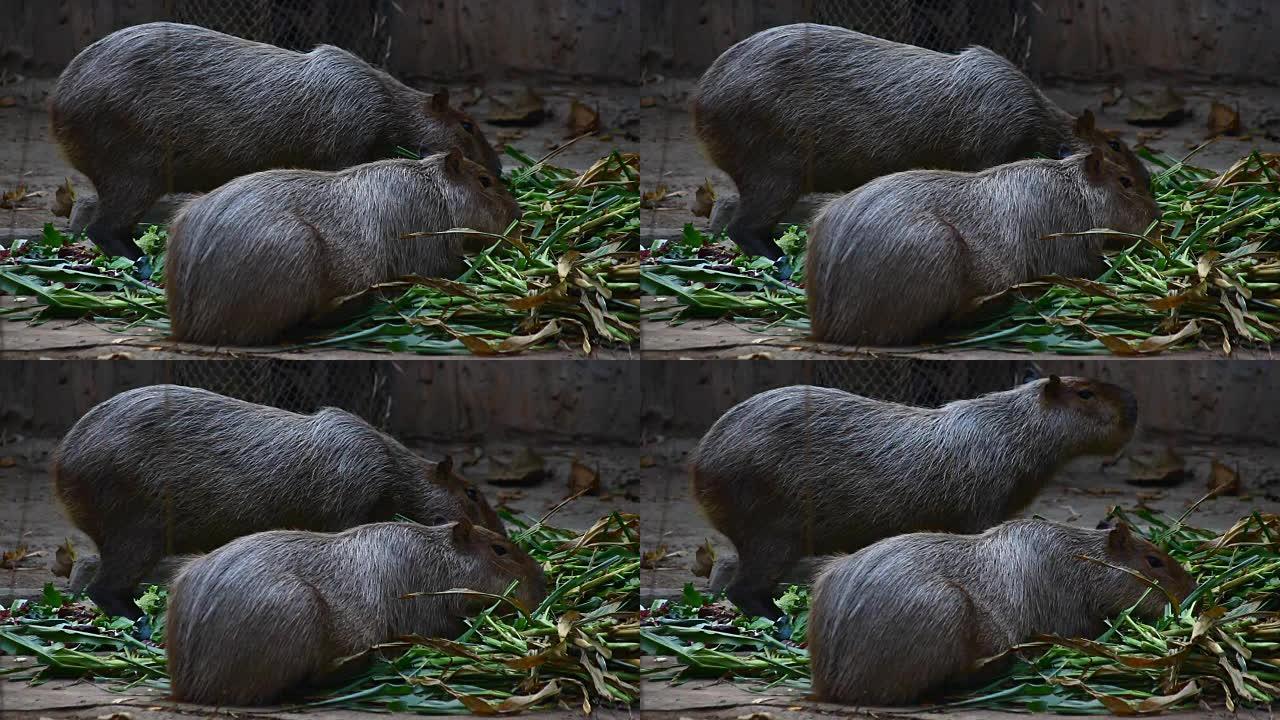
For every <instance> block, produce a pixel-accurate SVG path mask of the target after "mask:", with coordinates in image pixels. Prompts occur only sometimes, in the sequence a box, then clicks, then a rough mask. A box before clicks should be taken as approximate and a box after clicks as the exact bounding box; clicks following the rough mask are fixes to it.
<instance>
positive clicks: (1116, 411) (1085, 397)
mask: <svg viewBox="0 0 1280 720" xmlns="http://www.w3.org/2000/svg"><path fill="white" fill-rule="evenodd" d="M1031 385H1032V386H1034V387H1036V388H1038V390H1039V393H1040V406H1041V408H1042V409H1043V410H1044V411H1045V412H1046V413H1048V414H1049V415H1050V417H1052V418H1053V420H1054V421H1053V422H1052V423H1051V426H1052V427H1055V428H1058V431H1059V433H1060V436H1061V437H1062V438H1064V439H1065V441H1066V442H1067V443H1068V445H1070V446H1071V448H1072V449H1073V450H1074V451H1075V453H1076V454H1087V455H1109V454H1111V453H1114V452H1117V451H1119V450H1120V448H1122V447H1124V446H1125V444H1126V443H1128V442H1129V439H1130V438H1132V437H1133V428H1134V426H1135V425H1136V424H1137V422H1138V401H1137V399H1136V398H1134V396H1133V393H1131V392H1129V391H1128V390H1125V389H1124V388H1122V387H1120V386H1119V385H1112V384H1111V383H1105V382H1099V381H1097V380H1090V379H1089V378H1082V377H1062V378H1060V377H1058V376H1057V375H1050V376H1049V377H1048V378H1046V379H1042V380H1036V381H1034V382H1032V383H1031Z"/></svg>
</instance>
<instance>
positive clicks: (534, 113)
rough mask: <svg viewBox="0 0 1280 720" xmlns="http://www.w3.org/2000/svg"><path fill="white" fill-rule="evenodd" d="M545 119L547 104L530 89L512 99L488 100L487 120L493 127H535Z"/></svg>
mask: <svg viewBox="0 0 1280 720" xmlns="http://www.w3.org/2000/svg"><path fill="white" fill-rule="evenodd" d="M545 119H547V103H546V100H544V99H543V98H542V96H541V95H539V94H538V93H537V92H535V91H534V89H533V88H531V87H525V89H524V91H523V92H522V93H520V94H519V95H517V96H515V97H514V98H510V99H507V100H502V99H499V98H496V97H492V96H491V97H490V98H489V116H488V118H487V120H488V121H489V122H491V123H493V124H494V125H520V126H531V125H537V124H538V123H540V122H542V121H543V120H545Z"/></svg>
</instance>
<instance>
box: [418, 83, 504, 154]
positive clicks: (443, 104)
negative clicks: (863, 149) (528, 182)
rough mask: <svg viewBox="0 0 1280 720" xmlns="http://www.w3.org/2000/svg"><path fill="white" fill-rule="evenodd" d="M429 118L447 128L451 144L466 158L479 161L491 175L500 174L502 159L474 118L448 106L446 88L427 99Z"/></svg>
mask: <svg viewBox="0 0 1280 720" xmlns="http://www.w3.org/2000/svg"><path fill="white" fill-rule="evenodd" d="M426 112H427V114H428V115H429V116H430V117H429V119H430V120H431V121H433V122H435V123H438V124H440V125H443V126H445V127H447V128H448V129H449V135H450V136H451V139H452V140H453V146H454V147H456V148H459V149H460V150H462V152H463V154H464V155H466V156H467V158H468V159H470V160H472V161H474V162H477V163H480V164H481V165H483V166H484V167H485V169H487V170H488V171H489V172H490V173H492V174H493V175H499V176H500V175H502V160H501V158H499V157H498V153H497V152H495V151H494V149H493V146H492V145H490V144H489V141H488V139H486V138H485V136H484V133H483V132H481V131H480V124H479V123H477V122H476V121H475V118H473V117H471V116H470V115H468V114H466V113H464V112H462V111H461V110H459V109H457V108H453V107H450V106H449V90H448V88H440V90H438V91H437V92H436V93H435V94H434V95H432V96H431V99H430V100H428V101H427V108H426Z"/></svg>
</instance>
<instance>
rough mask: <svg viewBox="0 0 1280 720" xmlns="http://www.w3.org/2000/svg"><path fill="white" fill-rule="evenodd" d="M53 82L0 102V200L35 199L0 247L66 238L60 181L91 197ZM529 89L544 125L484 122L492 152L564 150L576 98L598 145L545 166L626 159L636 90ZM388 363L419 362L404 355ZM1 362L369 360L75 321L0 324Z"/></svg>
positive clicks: (505, 91)
mask: <svg viewBox="0 0 1280 720" xmlns="http://www.w3.org/2000/svg"><path fill="white" fill-rule="evenodd" d="M53 83H54V80H53V79H48V78H38V79H26V80H23V81H21V82H18V83H14V84H10V85H7V86H4V88H3V93H2V94H4V95H6V96H13V97H15V98H16V99H17V101H18V104H17V105H16V106H13V107H0V193H4V192H9V191H10V190H13V189H14V188H16V187H17V186H18V185H25V186H26V189H27V191H28V192H31V193H41V194H40V195H39V196H37V197H35V198H32V199H30V200H28V201H27V202H25V203H23V204H22V205H21V206H20V207H19V208H18V209H14V210H0V246H3V245H8V244H9V242H10V241H11V240H13V239H15V238H27V237H33V236H36V235H38V234H39V233H40V231H41V229H42V228H43V227H44V224H45V223H48V222H52V223H54V225H55V226H56V227H58V228H59V229H60V230H66V229H67V223H68V221H67V219H66V218H60V217H55V216H54V215H53V214H52V213H51V212H50V208H51V204H52V202H53V198H54V192H55V190H56V189H57V187H58V186H59V185H61V184H62V183H63V181H64V180H65V179H68V178H69V179H70V180H71V182H72V184H73V186H74V187H75V189H76V192H77V193H78V194H81V195H87V196H92V195H93V194H94V190H93V185H92V184H91V183H90V182H89V180H88V178H86V177H85V176H83V175H81V174H80V173H78V172H76V171H75V170H74V169H73V168H72V167H71V166H70V165H68V164H67V162H66V161H65V160H63V159H62V157H61V155H60V154H59V150H58V146H57V144H56V143H55V142H54V141H53V140H52V138H51V137H50V133H49V122H48V117H47V114H46V112H45V103H46V100H47V97H48V93H49V90H50V89H51V88H52V86H53ZM523 87H524V86H523V85H515V84H500V83H493V84H490V85H488V86H487V87H486V88H484V89H483V90H484V93H485V94H484V95H483V96H482V97H481V98H480V99H479V100H478V101H476V102H474V103H473V104H469V105H468V104H464V107H465V108H466V109H467V111H468V112H470V113H472V114H473V115H475V116H476V117H477V118H478V119H481V120H483V119H484V118H485V117H487V116H488V113H489V110H490V96H496V97H499V98H506V99H510V98H511V97H513V96H515V95H516V94H517V93H519V92H520V91H521V90H522V89H523ZM533 89H534V90H535V91H536V92H537V93H538V94H539V95H541V96H542V97H543V98H544V99H545V104H546V107H547V109H548V110H549V111H550V112H551V117H550V118H548V119H547V120H544V121H543V122H542V123H540V124H539V125H537V126H534V127H527V128H525V127H498V126H496V125H493V124H490V123H483V128H484V132H485V134H486V136H487V137H488V138H489V140H490V142H491V143H493V144H494V145H495V146H498V147H500V146H501V145H503V144H511V145H513V146H514V147H516V148H518V149H520V150H521V151H522V152H524V153H526V154H528V155H530V156H531V157H534V158H541V157H543V156H544V155H546V154H547V153H549V152H551V151H552V150H553V149H555V148H556V147H558V146H559V145H561V144H562V143H564V142H565V140H566V137H567V136H568V135H569V132H568V129H567V125H566V123H567V118H568V115H569V107H570V103H571V101H572V100H574V99H576V100H578V101H579V102H581V103H583V104H585V105H587V106H590V107H592V108H596V109H597V110H598V111H599V113H600V117H601V123H602V130H601V132H600V133H599V134H598V135H596V136H593V137H588V138H583V139H582V140H579V141H577V142H575V143H573V144H571V145H569V146H568V147H567V148H565V149H564V150H563V151H562V152H560V153H559V154H557V155H556V158H555V160H554V161H553V162H554V163H555V164H557V165H560V166H562V167H568V168H573V169H575V170H585V169H587V168H588V167H590V166H591V164H592V163H594V162H595V161H596V160H598V159H600V158H601V157H603V156H605V155H607V154H608V153H609V152H611V151H612V150H614V149H622V150H626V151H630V150H632V148H633V146H634V145H635V142H634V140H635V138H636V132H637V128H638V126H639V119H640V107H639V105H640V100H639V98H640V95H641V89H640V88H636V87H629V86H621V85H576V84H575V85H567V84H555V83H551V84H535V85H534V86H533ZM477 90H479V88H476V87H473V86H463V85H459V86H455V87H452V88H450V96H451V97H452V98H454V102H455V103H462V102H464V101H463V100H461V99H462V98H472V97H475V93H476V92H477ZM503 159H504V161H505V162H506V163H507V166H508V167H511V166H512V165H513V163H514V161H512V160H511V159H510V158H507V157H506V156H503ZM147 219H148V220H151V218H147ZM160 219H163V218H160ZM21 302H29V300H26V301H15V299H14V298H12V297H0V309H4V308H9V307H14V306H15V305H19V304H21ZM632 354H633V353H632V351H631V350H629V349H597V350H596V351H595V352H594V353H593V354H592V357H594V358H598V359H628V358H630V357H632ZM581 355H582V352H581V350H580V349H576V347H575V346H574V345H573V344H572V343H570V344H568V345H565V346H562V347H560V348H558V349H555V350H549V351H543V352H538V353H531V354H527V355H520V356H519V357H537V358H538V359H555V358H561V357H581ZM387 356H388V357H405V358H407V357H421V356H417V355H411V354H388V355H387ZM0 357H15V358H17V357H57V358H110V357H117V358H132V359H165V358H178V357H223V358H226V357H289V358H295V359H296V358H307V359H317V360H321V359H327V360H340V359H350V358H365V359H367V358H368V357H369V354H368V353H359V352H351V351H341V350H322V349H311V350H298V349H282V348H235V349H223V348H211V347H207V346H197V345H190V344H184V343H174V342H169V341H167V340H165V339H164V338H162V337H158V336H157V335H156V334H155V333H154V332H151V331H149V330H148V329H145V328H144V329H139V330H130V331H126V332H123V333H121V332H111V331H109V330H107V329H106V327H105V326H100V325H94V324H93V323H91V322H85V321H77V320H53V321H49V322H47V323H44V324H42V325H39V326H30V325H27V324H26V323H25V322H8V321H5V320H2V319H0ZM460 357H464V358H465V357H470V356H467V355H464V356H460Z"/></svg>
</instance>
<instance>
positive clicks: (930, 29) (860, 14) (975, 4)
mask: <svg viewBox="0 0 1280 720" xmlns="http://www.w3.org/2000/svg"><path fill="white" fill-rule="evenodd" d="M1031 6H1032V2H1031V0H816V2H815V3H814V8H813V15H814V20H815V21H816V22H819V23H822V24H824V25H838V26H840V27H846V28H849V29H850V30H857V31H858V32H862V33H866V34H868V35H875V36H877V37H882V38H885V39H887V40H893V41H895V42H900V43H907V44H910V45H918V46H920V47H925V48H929V49H931V50H938V51H941V52H957V51H959V50H963V49H965V48H966V47H969V46H971V45H981V46H983V47H985V48H988V49H990V50H993V51H995V52H997V53H999V54H1001V55H1003V56H1004V57H1005V58H1008V59H1009V60H1010V61H1011V62H1013V63H1014V64H1015V65H1018V66H1019V67H1021V68H1023V69H1024V70H1025V69H1026V68H1027V66H1028V64H1029V61H1030V59H1031V32H1030V28H1029V27H1028V21H1029V17H1030V12H1031V10H1032V7H1031Z"/></svg>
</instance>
